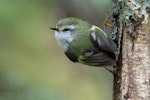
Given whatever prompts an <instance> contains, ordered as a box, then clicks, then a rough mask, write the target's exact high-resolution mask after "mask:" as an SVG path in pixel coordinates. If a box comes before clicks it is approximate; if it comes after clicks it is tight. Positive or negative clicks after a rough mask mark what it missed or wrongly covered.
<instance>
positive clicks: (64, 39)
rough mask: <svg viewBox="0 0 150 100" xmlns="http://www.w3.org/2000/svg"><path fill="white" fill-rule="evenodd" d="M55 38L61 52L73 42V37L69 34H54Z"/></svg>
mask: <svg viewBox="0 0 150 100" xmlns="http://www.w3.org/2000/svg"><path fill="white" fill-rule="evenodd" d="M55 38H56V41H57V43H58V45H59V46H60V48H62V49H63V51H66V50H67V49H68V46H69V44H70V43H71V42H72V41H73V39H74V38H73V36H72V34H71V33H70V32H55Z"/></svg>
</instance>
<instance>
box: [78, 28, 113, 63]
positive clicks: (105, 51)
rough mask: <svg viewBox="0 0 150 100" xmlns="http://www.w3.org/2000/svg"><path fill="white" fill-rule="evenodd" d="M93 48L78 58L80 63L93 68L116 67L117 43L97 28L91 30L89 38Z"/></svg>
mask: <svg viewBox="0 0 150 100" xmlns="http://www.w3.org/2000/svg"><path fill="white" fill-rule="evenodd" d="M89 38H90V40H91V42H92V44H93V48H92V49H90V50H87V51H85V52H84V53H83V55H81V56H80V57H79V58H78V61H79V62H80V63H84V64H87V65H91V66H109V65H115V54H114V52H115V51H116V45H115V43H114V42H113V41H112V40H111V39H110V38H109V37H108V36H107V34H105V33H104V32H103V30H101V29H99V28H98V27H96V26H93V27H92V28H91V32H90V36H89Z"/></svg>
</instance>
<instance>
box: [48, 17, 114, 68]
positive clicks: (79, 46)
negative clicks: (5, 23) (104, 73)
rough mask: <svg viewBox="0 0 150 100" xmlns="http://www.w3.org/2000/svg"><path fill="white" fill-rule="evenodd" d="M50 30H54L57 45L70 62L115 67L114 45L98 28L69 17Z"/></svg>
mask: <svg viewBox="0 0 150 100" xmlns="http://www.w3.org/2000/svg"><path fill="white" fill-rule="evenodd" d="M50 29H52V30H55V38H56V40H57V43H58V45H59V46H60V47H61V48H62V49H63V51H64V52H65V54H66V55H67V57H68V58H69V59H70V60H71V61H73V62H79V63H82V64H86V65H90V66H97V67H108V66H114V65H116V62H115V51H116V44H115V43H114V42H113V40H111V39H110V37H109V36H108V35H107V34H106V33H105V32H104V31H103V30H102V29H100V28H99V27H97V26H95V25H91V24H89V23H88V22H86V21H83V20H81V19H78V18H72V17H71V18H64V19H61V20H60V21H59V22H58V23H57V25H56V27H55V28H50Z"/></svg>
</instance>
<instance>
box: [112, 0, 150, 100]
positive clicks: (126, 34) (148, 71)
mask: <svg viewBox="0 0 150 100" xmlns="http://www.w3.org/2000/svg"><path fill="white" fill-rule="evenodd" d="M149 14H150V1H149V0H145V1H144V0H114V2H113V7H112V9H111V15H112V17H113V18H112V23H113V24H114V27H113V32H114V34H117V36H116V37H115V38H116V40H117V42H118V47H120V55H119V58H118V62H117V64H118V66H117V67H118V71H117V73H116V74H115V75H114V93H113V100H150V17H149V16H150V15H149Z"/></svg>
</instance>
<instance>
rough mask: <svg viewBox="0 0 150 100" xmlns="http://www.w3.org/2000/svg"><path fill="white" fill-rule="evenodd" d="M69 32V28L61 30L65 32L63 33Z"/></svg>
mask: <svg viewBox="0 0 150 100" xmlns="http://www.w3.org/2000/svg"><path fill="white" fill-rule="evenodd" d="M69 30H70V29H69V28H65V29H63V30H62V31H64V32H65V31H69Z"/></svg>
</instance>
